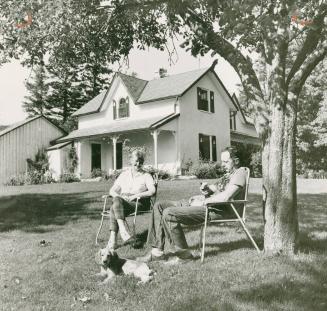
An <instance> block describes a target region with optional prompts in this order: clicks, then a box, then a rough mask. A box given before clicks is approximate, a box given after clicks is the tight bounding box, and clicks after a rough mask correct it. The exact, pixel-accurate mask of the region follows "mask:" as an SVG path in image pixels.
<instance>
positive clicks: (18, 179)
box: [5, 170, 55, 186]
mask: <svg viewBox="0 0 327 311" xmlns="http://www.w3.org/2000/svg"><path fill="white" fill-rule="evenodd" d="M53 182H55V180H54V178H53V177H52V174H51V172H50V171H49V170H47V171H45V172H44V173H42V172H39V171H37V170H33V171H28V172H26V173H24V174H18V175H16V176H11V177H10V178H9V179H8V181H7V182H6V183H5V185H6V186H23V185H38V184H50V183H53Z"/></svg>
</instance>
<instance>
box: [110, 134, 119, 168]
mask: <svg viewBox="0 0 327 311" xmlns="http://www.w3.org/2000/svg"><path fill="white" fill-rule="evenodd" d="M117 139H118V136H112V137H111V140H112V145H113V157H114V170H116V169H117V146H116V144H117Z"/></svg>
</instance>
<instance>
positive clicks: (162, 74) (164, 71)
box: [159, 68, 168, 78]
mask: <svg viewBox="0 0 327 311" xmlns="http://www.w3.org/2000/svg"><path fill="white" fill-rule="evenodd" d="M167 76H168V75H167V69H165V68H159V77H160V78H164V77H167Z"/></svg>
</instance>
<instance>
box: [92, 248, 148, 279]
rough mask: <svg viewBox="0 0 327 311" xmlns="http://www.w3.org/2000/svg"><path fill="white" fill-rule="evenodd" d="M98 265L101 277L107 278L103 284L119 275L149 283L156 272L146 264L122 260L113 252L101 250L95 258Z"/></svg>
mask: <svg viewBox="0 0 327 311" xmlns="http://www.w3.org/2000/svg"><path fill="white" fill-rule="evenodd" d="M95 261H96V262H97V264H99V265H101V271H100V273H99V274H98V275H99V276H102V277H105V279H104V280H103V282H102V284H106V283H108V282H109V281H110V280H111V279H112V278H113V277H114V276H116V275H118V274H125V275H134V276H135V277H136V278H139V279H140V281H139V283H147V282H149V281H151V280H152V279H153V275H154V272H153V271H152V270H151V269H150V268H149V267H148V265H147V264H146V263H144V262H139V261H136V260H130V259H125V258H120V257H119V256H118V254H117V253H116V252H115V251H113V250H108V249H106V248H102V249H100V250H99V251H98V252H97V253H96V256H95Z"/></svg>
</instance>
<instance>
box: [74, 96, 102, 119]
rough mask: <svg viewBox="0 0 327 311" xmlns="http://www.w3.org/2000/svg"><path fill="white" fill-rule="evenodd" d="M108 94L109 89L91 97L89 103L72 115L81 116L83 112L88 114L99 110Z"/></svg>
mask: <svg viewBox="0 0 327 311" xmlns="http://www.w3.org/2000/svg"><path fill="white" fill-rule="evenodd" d="M106 94H107V90H104V91H102V92H101V93H100V94H99V95H97V96H96V97H94V98H93V99H91V100H90V101H89V102H88V103H86V104H85V105H84V106H82V107H81V108H80V109H78V110H76V111H75V112H74V113H73V114H72V116H79V115H83V114H88V113H92V112H97V111H98V110H99V108H100V107H101V104H102V101H103V100H104V98H105V96H106Z"/></svg>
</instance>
